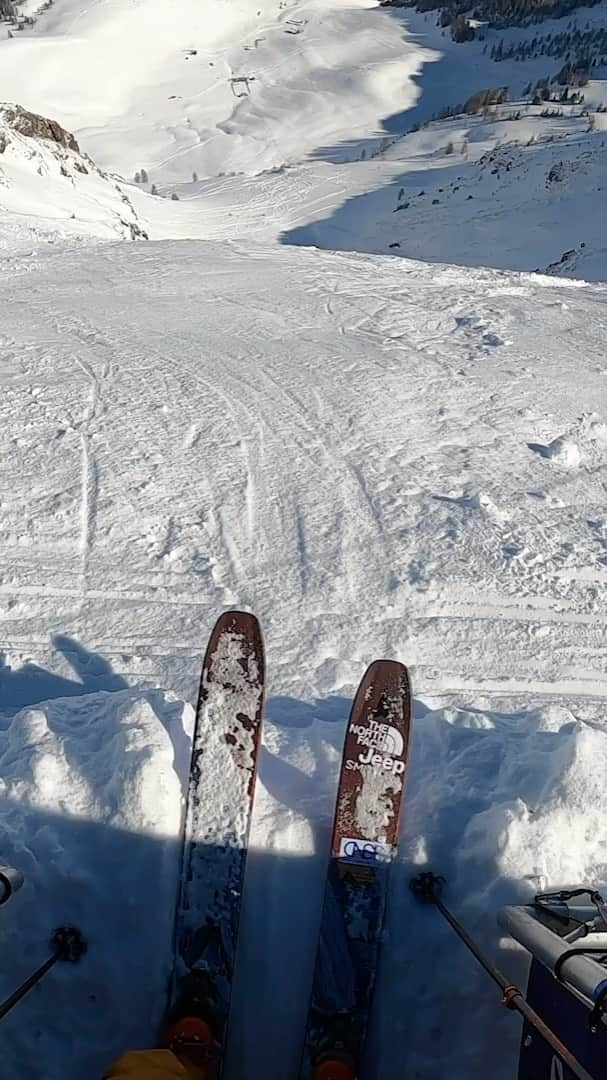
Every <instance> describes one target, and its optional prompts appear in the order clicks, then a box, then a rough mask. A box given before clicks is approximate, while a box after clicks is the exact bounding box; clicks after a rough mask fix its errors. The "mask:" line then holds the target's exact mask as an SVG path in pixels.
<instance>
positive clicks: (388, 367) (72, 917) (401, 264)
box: [0, 0, 607, 1080]
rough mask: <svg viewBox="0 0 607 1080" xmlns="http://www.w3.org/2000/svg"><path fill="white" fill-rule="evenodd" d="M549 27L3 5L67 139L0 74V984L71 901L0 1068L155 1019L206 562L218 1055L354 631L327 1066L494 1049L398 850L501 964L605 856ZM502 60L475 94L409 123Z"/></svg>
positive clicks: (261, 960) (564, 167) (182, 3)
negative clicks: (365, 868)
mask: <svg viewBox="0 0 607 1080" xmlns="http://www.w3.org/2000/svg"><path fill="white" fill-rule="evenodd" d="M258 5H259V6H258ZM45 6H47V5H45ZM21 10H22V11H23V12H24V13H27V14H32V15H34V14H35V10H36V0H26V3H25V4H24V5H22V6H21ZM601 17H604V7H603V6H602V5H598V7H596V8H593V9H592V13H591V14H590V15H588V16H587V15H586V13H584V14H579V18H580V19H586V18H588V19H589V20H597V19H600V18H601ZM5 30H6V31H7V34H6V36H5V35H4V31H5ZM532 33H534V31H533V29H532V28H531V29H529V28H527V29H526V30H516V31H515V30H513V31H509V34H510V36H511V37H512V38H516V37H517V35H519V37H521V38H524V37H525V35H527V37H528V36H529V35H530V34H532ZM495 40H496V37H495V33H494V31H489V30H488V31H487V39H486V47H487V48H489V46H490V45H491V44H492V43H494V42H495ZM549 62H550V64H551V65H554V67H555V68H556V61H553V60H552V59H550V61H549ZM546 63H547V61H546V60H545V59H542V58H535V59H531V60H525V61H522V62H518V61H517V60H516V59H510V60H506V61H504V62H502V63H499V64H497V63H494V61H493V60H491V58H490V55H489V53H487V54H485V53H484V52H483V47H482V46H481V43H480V42H478V41H477V42H473V43H471V44H469V45H466V46H459V45H455V44H454V43H453V42H451V41H450V39H449V37H448V34H447V35H446V33H445V32H441V30H440V29H439V28H437V27H436V26H435V17H434V15H427V16H425V17H424V16H421V15H418V14H415V13H413V12H411V11H403V10H399V11H393V10H389V9H386V8H384V9H379V8H378V7H377V6H375V5H373V4H371V3H369V2H367V0H355V2H352V0H348V2H346V0H271V2H268V3H266V0H251V2H249V0H235V2H232V0H230V2H229V3H228V4H226V3H223V2H220V0H208V2H207V3H205V4H204V5H202V6H201V5H200V4H198V3H193V2H191V0H177V2H176V3H174V4H173V5H171V7H170V8H167V5H166V4H161V3H160V0H145V2H141V0H126V2H125V0H97V2H96V3H95V4H93V5H90V6H89V7H86V6H85V7H84V8H83V7H82V5H80V4H77V3H76V2H75V0H55V2H54V3H53V4H52V6H50V5H49V6H47V10H46V11H45V12H44V13H43V14H41V15H40V16H39V17H37V21H36V22H35V25H34V26H33V27H31V26H30V27H26V28H25V29H24V30H22V31H20V32H19V33H15V34H14V35H13V37H11V38H9V37H8V24H5V25H2V26H0V94H1V96H2V98H3V99H6V100H7V101H19V102H21V103H22V104H23V106H24V107H25V108H27V109H32V110H34V111H35V112H36V113H42V114H44V115H45V116H46V115H48V116H49V117H51V118H52V121H53V122H54V121H57V122H59V123H60V124H62V125H63V127H64V128H65V129H66V131H73V132H74V133H75V136H76V138H77V140H78V145H79V146H80V147H81V148H82V151H83V153H79V152H78V149H77V145H75V144H70V136H69V135H67V134H66V132H64V133H63V136H62V137H61V138H60V139H59V141H57V139H56V137H55V135H56V134H57V129H56V128H54V127H53V125H52V124H51V125H50V126H49V129H48V130H47V131H46V132H45V131H44V124H45V123H48V122H45V121H42V122H41V123H42V127H40V126H39V122H38V120H37V121H36V123H35V124H34V128H33V129H32V130H31V131H30V130H28V129H27V128H28V125H27V122H25V129H24V125H23V123H22V121H21V120H19V116H20V115H21V114H18V115H16V114H15V112H14V108H13V107H12V106H8V107H3V108H2V109H1V110H0V247H1V249H2V250H1V254H2V259H1V260H0V384H1V390H2V393H1V395H0V456H1V460H2V462H3V468H2V470H1V471H0V553H1V560H0V563H1V567H2V569H1V572H0V626H1V634H0V654H1V656H2V666H1V667H0V787H1V790H0V798H1V799H2V801H3V806H2V814H1V821H2V838H3V839H2V845H0V861H2V860H6V861H8V862H11V863H14V864H15V865H17V866H19V867H21V868H22V869H23V870H24V872H25V875H26V885H25V887H24V889H23V890H22V892H21V893H20V894H19V895H18V896H17V897H16V898H15V900H14V901H13V902H12V903H11V904H10V905H9V906H8V907H6V908H3V909H2V913H1V926H2V932H3V965H2V972H1V973H0V983H1V989H2V990H3V991H6V992H8V991H9V990H11V989H13V987H14V985H15V984H16V983H17V982H18V981H20V979H21V978H22V977H24V976H25V975H26V974H28V973H29V971H30V969H31V968H32V967H33V966H35V965H36V964H37V963H38V962H40V961H42V960H43V959H44V958H45V955H46V947H47V939H48V936H49V933H50V931H51V930H52V929H53V928H54V927H55V926H56V925H57V924H59V923H64V922H69V921H73V922H75V923H77V924H79V925H80V926H81V928H82V930H83V931H84V932H85V933H86V935H87V937H88V939H89V951H88V953H87V955H86V958H85V959H84V960H83V962H82V963H81V965H80V966H79V967H78V968H74V969H64V970H55V971H53V973H52V974H51V975H49V977H48V979H47V981H46V982H45V983H44V984H43V985H42V986H41V987H40V988H39V989H38V990H37V991H36V992H35V993H33V994H31V995H30V996H29V997H28V998H27V1000H26V1001H25V1002H24V1003H23V1004H22V1005H21V1006H20V1008H19V1010H17V1011H15V1012H14V1013H12V1014H11V1016H10V1018H9V1019H8V1020H6V1021H5V1022H4V1023H5V1028H4V1031H5V1034H6V1046H7V1047H8V1048H7V1049H5V1052H4V1054H3V1064H2V1068H1V1069H0V1072H1V1073H2V1077H3V1080H4V1078H5V1077H6V1080H22V1077H23V1076H25V1075H28V1076H30V1075H31V1076H36V1077H40V1080H42V1078H44V1080H66V1077H68V1078H70V1080H84V1078H85V1077H86V1080H89V1078H90V1077H93V1076H99V1075H100V1073H101V1071H102V1069H103V1067H104V1066H105V1065H106V1064H107V1062H108V1061H109V1059H110V1058H111V1057H112V1056H113V1055H115V1054H117V1053H118V1052H120V1051H121V1050H122V1049H124V1048H125V1047H127V1046H135V1045H145V1044H150V1043H152V1042H153V1041H154V1040H155V1039H156V1037H157V1032H158V1022H159V1020H160V1014H161V1012H162V1005H163V989H164V988H165V987H166V979H167V974H168V966H169V964H170V947H169V942H170V926H171V919H172V915H173V904H174V899H175V872H176V865H177V863H178V857H179V853H178V851H177V843H176V841H177V836H178V833H179V824H180V820H181V813H182V791H183V783H184V781H185V772H186V762H187V756H188V745H189V744H188V738H189V731H190V728H191V722H192V708H191V705H192V703H193V702H194V700H195V698H196V693H197V685H198V679H199V674H200V661H201V654H202V649H203V647H204V643H205V639H206V636H207V634H208V632H209V630H210V627H211V625H212V623H213V622H214V619H215V617H216V616H217V614H218V613H219V612H220V611H221V610H222V609H224V608H226V607H230V606H233V605H239V606H243V607H247V608H251V609H253V610H255V611H256V612H257V614H258V615H259V617H260V619H261V621H262V624H263V626H264V629H265V634H266V642H267V652H268V672H269V700H268V709H267V713H268V717H267V723H266V730H265V736H264V750H263V757H262V762H261V770H260V780H259V790H258V796H257V800H256V807H255V822H254V830H253V849H252V853H251V861H250V866H249V874H248V879H247V889H246V898H245V910H244V923H243V937H242V958H241V965H240V968H239V973H238V981H237V987H236V993H235V1003H234V1027H233V1038H232V1040H231V1049H230V1055H231V1057H230V1060H229V1062H228V1066H227V1070H226V1080H258V1078H259V1077H261V1076H264V1077H265V1078H267V1080H293V1078H294V1077H295V1076H297V1069H298V1062H299V1054H300V1047H301V1032H302V1023H303V1018H304V1014H305V1010H306V1007H307V1001H308V995H309V989H310V979H311V972H312V963H313V954H314V947H315V935H316V932H317V925H318V917H319V908H320V902H321V895H322V887H323V873H324V866H325V861H326V855H327V850H328V839H329V838H328V830H329V820H330V815H331V812H332V802H333V797H334V791H335V782H336V771H337V763H338V760H339V756H340V750H341V743H342V738H343V730H344V724H345V720H346V716H347V712H348V709H349V704H350V698H351V695H352V692H353V690H354V689H355V687H356V684H357V682H358V679H359V678H360V675H361V674H362V671H363V669H364V667H365V665H366V664H367V663H368V662H369V661H370V660H371V659H373V658H375V657H378V656H393V657H397V658H399V659H401V660H403V661H405V662H406V663H407V664H408V665H409V666H410V668H411V671H412V676H413V682H414V688H415V693H416V720H415V732H414V738H413V752H412V757H411V762H410V776H409V785H408V795H407V801H406V809H405V814H404V831H403V838H402V845H401V852H400V860H399V862H398V865H397V866H396V869H395V874H394V877H393V881H392V890H391V903H390V908H389V925H388V934H387V936H386V941H385V946H384V950H383V956H382V968H381V971H380V976H379V981H378V994H377V1007H376V1010H375V1017H374V1027H373V1031H372V1035H371V1064H370V1067H369V1068H368V1070H367V1074H368V1077H369V1080H370V1078H371V1077H373V1078H374V1080H397V1078H398V1080H401V1078H402V1076H411V1077H413V1076H416V1077H418V1078H419V1080H443V1078H444V1077H446V1076H449V1077H453V1078H454V1080H485V1078H486V1077H487V1076H489V1075H491V1076H492V1077H493V1078H494V1080H513V1077H514V1076H515V1075H516V1044H517V1037H518V1031H517V1025H516V1022H515V1021H514V1020H513V1018H512V1017H511V1016H510V1015H509V1014H507V1013H506V1011H505V1010H503V1009H501V1008H500V1006H499V1003H498V1001H497V998H496V997H495V995H494V993H493V989H492V987H491V986H489V985H487V983H486V982H485V981H484V978H483V976H482V974H481V973H479V972H478V971H477V970H476V969H475V968H474V966H473V964H472V962H471V961H470V959H469V957H468V956H467V955H466V954H465V953H463V951H458V949H457V947H456V945H455V944H454V943H453V942H452V941H451V939H450V938H448V937H447V936H446V932H445V931H444V930H443V928H442V927H441V926H440V925H438V924H437V922H436V919H435V917H434V913H433V912H431V911H423V910H422V911H421V912H420V911H417V910H416V909H415V908H414V907H413V902H412V900H411V899H410V894H409V890H408V879H409V876H410V874H411V873H412V872H413V871H414V870H417V869H420V868H426V867H428V866H431V867H432V868H433V869H435V870H436V871H439V872H442V873H444V874H445V875H446V876H447V878H448V880H449V889H450V899H451V902H452V904H453V905H454V906H455V907H457V908H460V909H461V910H462V913H463V914H464V916H465V917H466V919H467V921H468V923H469V924H470V925H471V927H472V928H474V929H475V930H476V931H477V932H479V933H480V935H481V937H482V940H483V942H484V944H485V945H486V946H487V948H488V949H489V950H490V952H491V953H492V955H493V956H494V957H495V958H497V959H498V960H499V963H500V964H501V966H503V967H504V968H505V969H506V970H507V971H508V973H509V974H510V975H511V976H512V977H514V978H516V979H521V980H522V979H524V960H523V958H522V957H521V955H520V953H519V952H518V951H513V950H512V948H509V947H508V946H507V945H506V943H504V942H502V941H501V940H500V937H499V933H498V931H497V928H496V923H495V912H496V909H497V907H498V906H499V905H500V904H501V903H503V902H507V901H513V900H516V899H518V898H519V897H527V896H529V895H530V894H532V893H533V892H534V891H535V890H537V889H540V888H542V887H545V886H548V885H556V884H559V883H562V882H565V881H569V882H571V881H581V880H585V881H588V882H590V883H593V884H596V885H600V884H601V882H603V883H604V882H605V880H607V870H606V866H605V857H604V850H605V846H606V842H607V836H606V825H605V822H606V821H607V805H606V802H607V797H606V795H605V792H604V782H603V778H604V774H605V766H606V761H605V758H606V755H607V724H606V722H605V697H606V694H607V675H606V673H605V663H604V647H603V640H602V639H603V629H604V626H605V623H606V622H607V603H606V601H605V590H604V585H605V580H606V576H607V570H606V568H605V566H606V559H607V554H606V552H607V503H606V500H605V475H606V468H607V384H606V379H607V363H606V361H605V348H604V340H605V326H606V322H607V316H606V312H607V286H605V285H602V284H600V279H601V278H603V279H604V278H607V259H606V256H605V252H606V251H607V235H605V229H606V227H607V226H606V221H607V219H606V217H605V215H604V214H602V213H601V206H602V193H603V189H604V186H605V147H604V140H605V137H606V136H605V133H604V131H603V130H601V128H602V125H603V124H604V120H605V117H604V114H602V113H601V114H598V113H597V114H596V115H594V114H593V118H592V122H591V121H590V120H589V119H588V118H587V117H585V116H582V115H581V113H582V111H583V110H582V109H581V107H579V106H576V107H570V106H567V108H566V109H564V110H563V116H559V117H547V116H542V115H541V113H542V111H543V110H542V108H541V107H537V106H534V105H527V104H522V103H521V101H520V96H521V93H522V90H523V86H524V84H525V83H526V82H528V81H530V80H536V79H537V78H539V77H540V76H543V75H545V74H546ZM593 74H594V75H595V76H596V78H594V79H593V80H592V81H591V84H590V85H589V87H588V88H587V90H586V93H587V95H588V103H589V105H590V106H591V107H592V108H594V107H597V106H598V105H599V104H601V102H602V101H603V99H604V85H603V83H602V81H601V74H602V71H601V70H600V67H599V69H597V70H596V71H594V72H593ZM504 84H508V85H509V86H510V87H511V90H512V95H513V98H514V101H513V102H512V104H505V105H504V106H503V107H501V110H500V111H499V114H498V115H487V116H482V115H478V116H472V115H465V116H464V115H463V114H459V115H458V116H456V117H455V118H453V119H448V120H435V121H432V122H431V123H430V124H429V126H424V125H425V122H426V121H427V120H430V118H431V117H432V115H434V114H435V113H437V112H438V111H440V109H441V108H443V107H444V106H450V107H453V106H454V105H455V104H457V103H461V102H462V101H463V100H465V98H466V97H467V96H468V95H469V94H471V93H473V92H474V91H476V90H479V89H482V88H483V87H485V86H495V85H504ZM519 113H520V116H519V115H518V114H519ZM565 114H566V115H565ZM414 124H417V125H421V129H420V130H417V131H411V130H410V129H411V128H412V126H413V125H414ZM30 126H31V122H30ZM53 130H54V131H55V135H53ZM49 133H50V135H51V136H52V137H51V138H50V139H49V137H48V136H49ZM405 133H407V134H405ZM85 154H86V155H91V157H90V158H89V157H88V156H85ZM91 158H92V159H93V160H95V161H96V162H97V166H98V168H97V167H96V166H93V164H92V160H91ZM83 169H84V170H85V171H83ZM142 170H143V177H142ZM135 174H139V183H136V182H134V177H135ZM117 178H118V179H117ZM119 178H122V179H119ZM152 192H156V194H152ZM171 195H172V196H174V198H171V197H170V196H171ZM140 230H141V231H142V232H145V233H148V234H149V236H150V237H151V239H152V241H156V242H151V243H148V244H133V243H131V242H130V237H132V236H135V237H137V236H139V235H140ZM118 238H126V239H127V240H128V242H127V243H121V244H118V243H115V244H107V243H105V244H103V245H99V244H98V243H97V240H98V239H105V240H107V239H118ZM49 239H50V240H53V241H55V243H53V244H52V245H49V244H47V243H43V242H42V241H44V240H49ZM59 239H66V240H69V241H72V240H75V239H79V240H80V241H81V243H79V244H78V245H75V244H73V243H71V242H70V243H69V244H68V245H67V246H65V245H63V246H62V245H60V244H59V243H57V242H56V241H57V240H59ZM24 240H25V241H26V244H25V247H24V246H23V243H22V241H24ZM193 241H198V242H193ZM200 241H205V242H200ZM302 245H316V246H317V247H318V248H319V249H330V248H333V249H337V250H336V251H330V250H313V249H312V248H310V247H307V248H306V247H302ZM392 245H399V246H392ZM378 253H383V255H382V254H378ZM388 253H390V255H397V256H415V257H416V258H417V259H418V260H419V261H412V260H411V258H406V257H405V258H402V257H400V258H392V257H390V258H387V257H385V256H386V255H387V254H388ZM563 256H564V258H563ZM421 260H423V261H421ZM447 261H448V262H450V263H451V264H452V265H444V263H445V262H447ZM483 264H485V265H487V266H490V267H493V269H485V270H483V269H480V267H481V266H482V265H483ZM496 267H501V268H504V269H506V268H515V269H518V270H534V269H536V268H540V269H542V270H544V271H546V273H545V275H544V276H533V275H532V274H513V273H502V272H500V271H499V270H498V269H495V268H496ZM563 272H565V273H569V274H575V275H577V276H578V277H579V278H583V277H584V276H586V277H588V278H591V279H594V280H596V281H597V282H598V283H597V284H595V285H589V284H588V283H587V282H585V281H583V280H578V281H571V280H556V279H555V276H554V275H560V274H562V273H563ZM24 969H25V970H24ZM437 971H439V972H440V973H441V976H442V977H441V978H440V979H438V980H437V979H436V978H435V977H434V976H435V973H436V972H437ZM294 973H295V974H294ZM429 973H430V974H431V975H432V978H429ZM260 1032H261V1033H263V1037H260Z"/></svg>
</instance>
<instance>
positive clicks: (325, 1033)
mask: <svg viewBox="0 0 607 1080" xmlns="http://www.w3.org/2000/svg"><path fill="white" fill-rule="evenodd" d="M411 700H412V699H411V688H410V684H409V677H408V673H407V670H406V668H405V667H404V666H403V665H402V664H399V663H397V662H395V661H391V660H377V661H375V662H374V663H373V664H371V666H370V667H369V668H368V669H367V671H366V673H365V675H364V677H363V679H362V681H361V683H360V686H359V688H358V691H357V693H356V697H355V699H354V703H353V705H352V710H351V713H350V719H349V723H348V729H347V732H346V740H345V746H344V753H343V758H342V765H341V773H340V779H339V785H338V790H337V802H336V809H335V819H334V825H333V836H332V842H331V855H330V860H329V866H328V871H327V882H326V888H325V897H324V902H323V909H322V915H321V924H320V932H319V942H318V951H317V956H316V966H315V972H314V984H313V989H312V999H311V1003H310V1009H309V1014H308V1021H307V1029H306V1034H305V1043H304V1052H303V1060H302V1067H301V1073H300V1077H301V1080H321V1078H322V1080H338V1078H339V1080H341V1078H342V1077H343V1078H344V1080H347V1078H349V1077H352V1078H353V1077H356V1076H358V1071H359V1068H360V1064H361V1059H362V1054H363V1050H364V1041H365V1035H366V1029H367V1024H368V1020H369V1010H370V1005H371V997H372V992H373V983H374V979H375V971H376V966H377V959H378V952H379V945H380V938H381V933H382V927H383V921H384V911H385V903H386V895H387V886H388V871H389V867H390V863H391V860H392V858H393V856H394V854H395V851H396V845H397V842H398V832H399V821H400V808H401V799H402V792H403V785H404V780H405V771H406V766H407V748H408V742H409V730H410V724H411Z"/></svg>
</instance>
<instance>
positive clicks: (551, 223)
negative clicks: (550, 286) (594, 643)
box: [283, 103, 607, 281]
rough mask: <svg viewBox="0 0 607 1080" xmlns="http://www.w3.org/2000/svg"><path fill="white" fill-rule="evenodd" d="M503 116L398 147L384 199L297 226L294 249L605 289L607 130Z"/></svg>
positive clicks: (360, 201)
mask: <svg viewBox="0 0 607 1080" xmlns="http://www.w3.org/2000/svg"><path fill="white" fill-rule="evenodd" d="M500 113H501V119H500V120H496V119H494V118H493V119H485V118H483V117H466V116H457V117H454V118H452V119H450V120H442V121H437V122H435V123H433V124H431V125H430V126H429V128H428V129H427V130H426V129H424V130H422V131H420V132H416V133H412V134H410V135H408V136H407V137H406V138H403V139H399V140H397V141H396V142H394V143H393V144H392V145H391V146H389V147H387V148H386V150H385V151H384V153H383V154H382V155H381V157H382V161H381V163H378V164H377V165H375V166H374V167H373V166H371V168H370V169H369V174H370V178H372V177H373V174H374V175H375V178H376V180H375V183H376V190H367V191H365V192H363V193H362V194H360V195H353V197H352V198H351V199H349V200H347V201H346V202H344V203H343V204H342V205H341V206H340V207H339V208H335V209H334V210H333V212H332V213H331V215H330V216H329V217H327V218H325V219H324V220H317V221H315V222H314V223H313V224H311V225H304V226H299V227H295V228H290V229H287V230H286V231H285V232H284V234H283V238H284V240H285V242H287V243H300V244H304V245H309V244H314V245H316V246H318V247H326V248H329V249H333V248H343V249H349V250H356V251H361V250H366V251H370V252H378V253H379V252H382V251H383V252H391V253H392V254H394V255H396V254H398V255H403V256H406V257H409V258H424V259H428V260H430V261H436V262H452V263H460V264H464V265H467V266H487V265H491V266H495V267H498V268H503V269H508V268H514V269H518V270H537V271H540V272H546V273H554V274H559V275H562V276H569V277H581V278H586V279H589V280H598V281H601V280H604V279H605V278H606V277H607V218H606V217H605V215H601V214H599V215H597V205H599V204H600V201H601V200H602V198H603V197H604V195H603V193H604V192H605V191H606V190H607V123H606V124H605V128H604V129H601V128H598V127H597V129H596V130H593V131H589V130H588V122H587V119H583V118H579V117H577V116H575V115H571V116H564V117H563V118H560V119H558V118H544V117H542V115H541V113H542V109H541V108H540V107H536V106H529V107H527V108H524V109H521V108H520V106H518V105H517V104H516V103H513V104H512V105H508V106H505V107H503V108H502V109H501V110H500ZM517 117H518V119H517ZM599 118H600V120H601V121H602V120H603V117H602V114H599ZM605 119H606V120H607V118H605ZM398 165H400V168H398ZM382 180H383V183H382V182H381V181H382Z"/></svg>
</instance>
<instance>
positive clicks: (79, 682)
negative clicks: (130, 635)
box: [0, 634, 128, 717]
mask: <svg viewBox="0 0 607 1080" xmlns="http://www.w3.org/2000/svg"><path fill="white" fill-rule="evenodd" d="M52 645H53V647H54V648H55V650H56V651H57V652H58V653H60V654H61V655H62V656H63V657H64V659H65V660H66V661H67V663H68V664H69V666H70V668H71V669H72V671H73V672H74V674H75V676H76V678H74V679H70V678H67V677H66V676H64V675H59V674H57V673H56V672H54V671H50V670H47V669H45V668H43V667H40V666H39V665H38V664H35V663H25V664H23V665H22V666H21V667H19V668H13V667H11V666H10V664H8V663H7V661H6V656H5V655H4V654H3V653H0V715H3V716H5V717H11V716H14V715H15V713H17V712H19V710H20V709H24V708H27V707H28V706H30V705H37V704H38V703H39V702H41V701H52V700H55V699H56V698H64V697H76V696H80V695H82V694H95V693H97V692H98V691H100V690H105V691H116V690H125V689H127V687H128V684H127V683H126V682H125V680H124V679H123V678H122V676H121V675H117V674H116V672H114V671H113V670H112V666H111V664H110V663H109V661H108V660H106V659H105V658H104V657H103V656H100V655H99V653H95V652H91V651H89V650H88V649H86V648H85V646H84V645H81V644H80V642H78V641H76V639H75V638H71V637H68V636H67V635H64V634H56V635H55V636H54V637H53V639H52Z"/></svg>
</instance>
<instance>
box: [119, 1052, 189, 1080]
mask: <svg viewBox="0 0 607 1080" xmlns="http://www.w3.org/2000/svg"><path fill="white" fill-rule="evenodd" d="M202 1078H203V1073H202V1071H201V1070H200V1069H196V1068H195V1067H194V1066H189V1065H188V1066H186V1065H182V1063H181V1062H180V1061H179V1060H178V1059H177V1058H176V1057H175V1055H174V1054H172V1053H171V1051H170V1050H130V1051H129V1053H128V1054H123V1055H122V1057H121V1058H118V1061H115V1062H114V1064H113V1065H111V1066H110V1068H109V1071H108V1072H106V1073H104V1076H103V1080H202Z"/></svg>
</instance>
